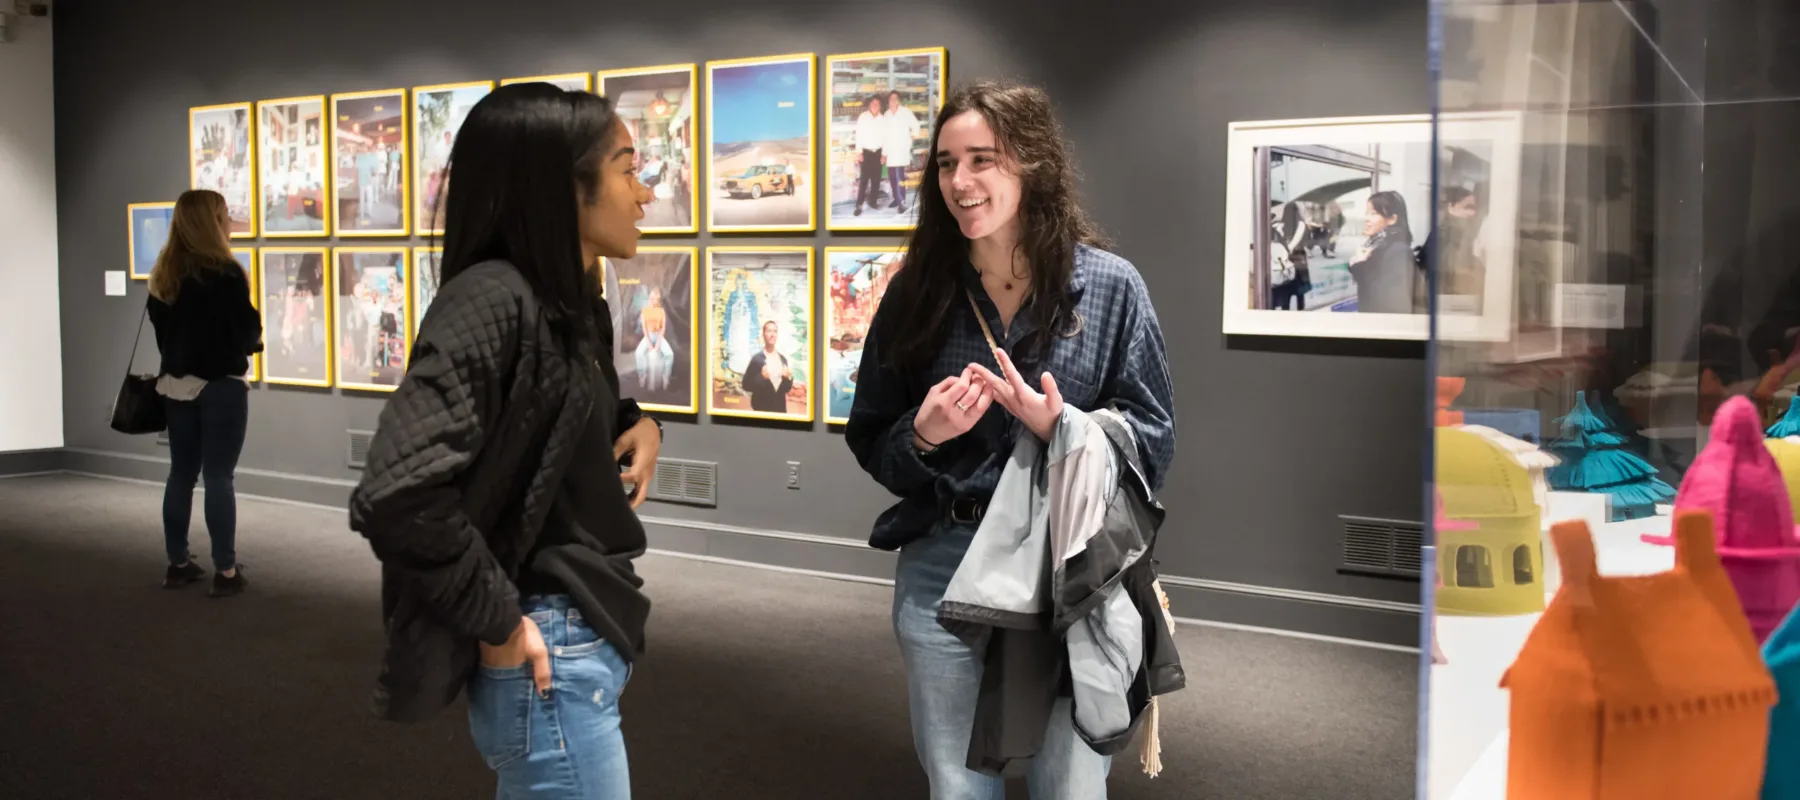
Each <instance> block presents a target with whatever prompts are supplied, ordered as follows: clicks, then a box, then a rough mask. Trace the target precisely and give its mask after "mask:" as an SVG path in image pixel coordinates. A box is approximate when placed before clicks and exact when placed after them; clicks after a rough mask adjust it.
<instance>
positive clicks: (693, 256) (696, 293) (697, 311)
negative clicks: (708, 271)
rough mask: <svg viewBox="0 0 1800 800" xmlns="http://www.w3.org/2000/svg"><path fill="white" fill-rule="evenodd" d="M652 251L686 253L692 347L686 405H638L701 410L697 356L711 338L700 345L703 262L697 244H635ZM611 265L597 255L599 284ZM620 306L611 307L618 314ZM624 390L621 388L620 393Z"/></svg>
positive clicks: (640, 405) (677, 411)
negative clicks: (689, 272) (689, 271)
mask: <svg viewBox="0 0 1800 800" xmlns="http://www.w3.org/2000/svg"><path fill="white" fill-rule="evenodd" d="M655 253H664V254H667V253H679V254H683V255H686V256H687V257H688V264H689V269H690V270H692V271H693V274H692V275H690V276H689V277H688V348H689V349H690V350H691V351H692V352H690V353H689V357H688V402H687V404H686V405H669V404H665V403H646V402H643V401H642V400H639V401H638V408H641V409H643V410H645V411H658V412H662V413H667V414H699V413H700V360H701V356H702V354H703V352H705V351H706V350H708V349H710V347H711V344H710V340H707V341H708V345H707V347H706V348H702V347H701V339H700V334H701V333H703V332H704V331H703V329H702V327H701V325H700V317H701V315H702V313H703V311H702V309H701V306H700V284H701V281H702V276H701V274H700V272H701V270H702V268H703V267H702V264H701V261H700V248H699V247H695V246H692V245H644V246H642V247H639V248H638V255H640V256H641V255H646V254H655ZM613 272H614V268H612V267H611V266H610V265H608V264H607V263H606V259H605V258H601V259H600V286H601V288H602V290H604V289H605V287H606V281H607V276H609V275H611V274H613ZM619 312H620V309H617V308H615V309H613V313H614V314H618V313H619ZM623 393H624V390H623V389H621V394H623Z"/></svg>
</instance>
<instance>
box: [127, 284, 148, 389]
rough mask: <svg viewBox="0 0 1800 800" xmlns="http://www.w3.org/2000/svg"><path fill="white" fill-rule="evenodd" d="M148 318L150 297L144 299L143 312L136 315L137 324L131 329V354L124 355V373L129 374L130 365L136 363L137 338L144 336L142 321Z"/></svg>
mask: <svg viewBox="0 0 1800 800" xmlns="http://www.w3.org/2000/svg"><path fill="white" fill-rule="evenodd" d="M149 318H150V299H149V298H145V299H144V313H142V314H140V315H139V316H138V324H137V327H136V328H133V329H132V331H131V355H129V356H126V357H125V374H126V375H128V376H129V375H130V374H131V367H132V365H134V364H136V363H137V351H138V343H139V340H141V339H143V338H144V321H145V320H147V319H149Z"/></svg>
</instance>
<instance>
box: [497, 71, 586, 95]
mask: <svg viewBox="0 0 1800 800" xmlns="http://www.w3.org/2000/svg"><path fill="white" fill-rule="evenodd" d="M577 81H579V82H580V85H579V86H571V85H570V84H572V83H575V82H577ZM534 82H543V83H548V84H553V85H555V86H556V87H557V88H559V89H566V90H568V91H571V92H574V91H582V92H591V91H593V90H594V75H593V73H591V72H565V73H563V74H561V75H533V76H531V77H527V78H506V79H504V80H502V81H500V85H501V86H511V85H513V84H515V83H534Z"/></svg>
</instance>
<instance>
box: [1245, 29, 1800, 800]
mask: <svg viewBox="0 0 1800 800" xmlns="http://www.w3.org/2000/svg"><path fill="white" fill-rule="evenodd" d="M1434 5H1435V9H1436V11H1437V13H1436V14H1435V15H1434V30H1433V36H1434V39H1435V40H1436V41H1437V42H1438V43H1439V46H1440V47H1441V55H1440V58H1439V60H1438V64H1437V67H1436V87H1435V88H1436V90H1437V92H1436V94H1437V102H1438V114H1439V117H1438V119H1439V121H1438V123H1437V125H1438V128H1437V130H1438V132H1439V137H1438V138H1439V141H1438V142H1437V143H1436V145H1437V147H1438V150H1437V168H1438V174H1437V176H1436V180H1435V183H1434V184H1432V185H1430V186H1428V187H1427V188H1425V189H1420V190H1413V193H1411V194H1405V191H1403V194H1405V200H1406V201H1407V203H1408V204H1409V209H1410V208H1415V207H1416V208H1420V209H1423V210H1420V211H1414V212H1413V216H1415V217H1416V216H1420V215H1423V216H1425V217H1427V218H1428V220H1429V223H1428V224H1426V225H1418V226H1416V230H1418V231H1420V232H1421V235H1420V237H1419V238H1420V242H1419V243H1420V244H1421V245H1422V248H1421V254H1422V261H1424V262H1425V263H1426V264H1427V265H1428V267H1429V269H1428V270H1427V275H1428V276H1429V277H1428V289H1427V291H1426V292H1425V293H1424V294H1423V295H1421V296H1426V297H1434V298H1435V303H1434V310H1435V314H1434V316H1433V329H1434V338H1433V351H1432V352H1433V359H1432V365H1433V374H1432V375H1431V380H1433V381H1440V382H1442V381H1450V382H1454V384H1455V386H1456V387H1458V388H1459V390H1460V391H1456V392H1450V393H1449V394H1450V395H1452V396H1453V397H1454V401H1453V404H1452V405H1450V407H1449V408H1450V409H1451V410H1453V411H1454V412H1456V414H1440V417H1441V418H1442V419H1441V420H1440V421H1439V424H1437V425H1434V427H1435V428H1436V430H1435V435H1434V437H1433V438H1432V441H1433V442H1434V452H1433V457H1434V465H1433V471H1432V475H1433V477H1432V480H1433V485H1432V487H1430V488H1431V490H1432V491H1433V492H1434V493H1435V495H1436V496H1437V497H1439V498H1441V503H1442V508H1441V511H1440V514H1439V519H1440V521H1439V522H1438V523H1436V524H1433V525H1432V526H1431V527H1432V531H1431V534H1430V536H1429V537H1428V538H1429V539H1430V541H1432V543H1433V545H1434V547H1435V550H1434V551H1433V552H1432V553H1430V554H1429V555H1430V558H1431V559H1432V562H1433V565H1434V567H1435V568H1436V574H1437V575H1440V576H1442V577H1441V579H1440V580H1438V581H1435V583H1437V584H1439V585H1435V586H1433V585H1427V586H1425V587H1423V588H1424V596H1425V605H1426V607H1427V608H1428V609H1429V611H1430V613H1431V614H1432V619H1431V621H1430V623H1431V624H1430V625H1427V626H1425V627H1424V630H1427V631H1431V632H1432V633H1431V639H1432V641H1430V642H1425V643H1422V645H1424V646H1423V647H1422V648H1421V650H1422V655H1421V664H1422V665H1423V667H1424V668H1425V669H1427V670H1428V671H1429V675H1428V678H1427V681H1426V684H1425V692H1424V701H1423V702H1424V704H1425V712H1426V724H1425V726H1424V728H1423V731H1422V734H1421V741H1420V758H1421V759H1422V760H1423V762H1424V766H1425V769H1424V771H1423V773H1422V774H1423V775H1425V776H1426V779H1425V781H1424V783H1423V785H1422V786H1421V787H1420V795H1421V796H1422V797H1426V798H1432V799H1433V800H1448V799H1453V800H1478V799H1481V800H1485V799H1488V798H1493V799H1494V800H1498V798H1502V797H1505V796H1506V776H1507V765H1508V758H1509V754H1517V753H1519V752H1521V748H1520V747H1519V746H1518V743H1516V742H1509V735H1510V733H1511V732H1510V731H1509V730H1508V704H1509V702H1510V701H1511V699H1512V697H1513V694H1512V693H1511V692H1509V690H1507V689H1503V688H1502V687H1501V685H1500V684H1501V679H1500V676H1501V675H1502V674H1503V673H1504V672H1506V670H1507V669H1508V668H1509V667H1511V666H1512V665H1513V664H1514V663H1515V662H1516V661H1517V660H1518V659H1519V657H1520V654H1521V652H1522V650H1523V649H1524V648H1525V642H1526V640H1527V637H1528V636H1529V635H1530V633H1531V632H1532V630H1533V628H1534V626H1536V625H1537V623H1538V621H1539V619H1540V617H1541V616H1542V615H1543V613H1544V609H1545V608H1546V606H1547V605H1548V604H1550V603H1552V602H1554V601H1555V600H1556V599H1557V597H1558V591H1559V589H1560V587H1562V586H1563V585H1564V583H1565V580H1566V578H1567V576H1566V575H1565V570H1564V565H1563V564H1561V563H1560V561H1559V559H1558V557H1557V552H1556V548H1555V547H1554V546H1553V545H1552V544H1551V543H1550V538H1549V536H1548V530H1549V528H1550V526H1551V525H1553V524H1556V523H1558V522H1562V521H1566V520H1581V521H1583V522H1585V523H1586V525H1587V527H1588V530H1589V532H1590V534H1591V538H1592V541H1593V547H1594V553H1595V558H1596V563H1597V564H1598V574H1599V576H1600V579H1603V580H1604V579H1611V578H1614V577H1616V576H1624V575H1650V574H1660V573H1667V572H1668V571H1669V570H1671V569H1672V568H1673V567H1674V565H1675V562H1676V556H1675V551H1674V548H1673V547H1671V546H1669V545H1668V544H1663V543H1660V542H1666V541H1668V539H1667V536H1668V534H1669V532H1670V529H1671V521H1672V514H1673V512H1674V511H1675V509H1676V506H1678V505H1680V503H1693V502H1694V501H1693V500H1692V499H1691V497H1690V496H1683V497H1682V498H1681V500H1680V502H1678V494H1677V489H1678V488H1679V487H1681V486H1682V484H1683V481H1684V479H1686V478H1687V477H1688V475H1689V470H1690V467H1692V466H1693V465H1694V463H1695V461H1696V459H1697V458H1699V456H1700V454H1701V453H1702V452H1703V451H1705V450H1706V448H1708V446H1709V444H1714V443H1713V442H1712V441H1711V426H1712V425H1713V424H1714V422H1715V419H1716V418H1718V417H1720V416H1721V415H1720V410H1721V408H1722V406H1723V405H1724V404H1725V402H1726V401H1727V400H1728V399H1731V398H1739V397H1741V398H1744V400H1740V401H1736V402H1739V403H1746V404H1747V406H1748V407H1749V408H1750V409H1751V410H1752V411H1753V413H1754V416H1755V419H1756V422H1757V424H1758V425H1760V426H1763V427H1764V428H1765V431H1764V433H1763V434H1762V435H1763V436H1765V437H1774V438H1773V439H1772V441H1773V442H1775V443H1774V444H1767V445H1766V447H1767V449H1768V450H1769V451H1772V452H1774V453H1775V456H1772V457H1771V458H1772V459H1775V462H1776V463H1781V464H1782V468H1783V469H1787V470H1790V472H1785V473H1784V478H1785V480H1786V483H1787V485H1788V486H1790V487H1796V486H1800V473H1795V472H1793V471H1791V470H1796V469H1800V458H1795V459H1793V463H1792V464H1789V463H1787V462H1780V461H1779V457H1780V456H1782V455H1783V454H1784V453H1785V451H1784V450H1783V447H1786V446H1788V445H1787V444H1784V443H1781V440H1780V438H1779V437H1780V436H1783V435H1787V434H1790V433H1800V424H1796V425H1794V426H1792V427H1786V428H1784V427H1782V426H1781V420H1782V419H1783V416H1784V415H1785V414H1787V413H1788V412H1789V411H1790V408H1792V404H1793V403H1794V402H1795V401H1794V398H1795V395H1796V387H1797V386H1800V347H1797V346H1796V342H1797V340H1800V193H1797V192H1795V191H1793V189H1792V184H1793V182H1794V176H1795V175H1800V59H1795V58H1793V57H1792V54H1791V53H1790V52H1787V51H1788V49H1789V48H1787V47H1786V46H1785V45H1784V44H1783V42H1784V41H1790V40H1791V36H1789V35H1788V34H1792V33H1794V32H1800V3H1793V2H1791V0H1740V2H1735V3H1732V4H1730V6H1729V12H1726V11H1725V10H1723V7H1721V6H1719V4H1715V3H1706V2H1702V1H1701V0H1659V2H1655V3H1652V2H1649V1H1648V0H1617V2H1597V3H1565V2H1550V0H1541V1H1534V0H1510V1H1509V2H1500V1H1499V0H1438V2H1437V3H1435V4H1434ZM1783 32H1786V33H1783ZM1469 114H1490V115H1491V114H1506V115H1514V116H1515V117H1516V118H1517V120H1518V124H1519V134H1520V140H1521V146H1520V147H1519V148H1518V154H1517V157H1516V158H1513V157H1510V156H1508V155H1507V154H1506V153H1504V152H1501V151H1497V150H1495V149H1494V148H1492V147H1490V146H1484V143H1482V142H1479V141H1470V139H1469V137H1467V136H1464V135H1461V134H1460V133H1459V131H1458V130H1457V129H1456V125H1457V123H1455V122H1454V120H1456V119H1458V118H1460V117H1461V116H1462V115H1469ZM1357 155H1358V156H1361V157H1365V158H1366V157H1370V156H1371V155H1372V154H1370V153H1358V154H1357ZM1379 157H1380V159H1381V161H1382V163H1384V164H1392V165H1395V167H1394V168H1393V169H1392V170H1391V172H1384V171H1382V170H1380V169H1375V168H1370V169H1366V170H1361V171H1357V172H1356V174H1357V175H1359V176H1360V177H1361V178H1362V179H1364V180H1368V181H1370V182H1371V183H1372V184H1373V183H1375V182H1376V181H1377V180H1379V182H1380V184H1379V185H1378V186H1376V187H1375V188H1376V189H1377V190H1378V189H1379V188H1383V187H1386V188H1391V186H1389V185H1388V183H1387V182H1388V181H1389V179H1390V176H1391V175H1397V174H1400V173H1401V172H1403V170H1402V169H1401V168H1400V167H1399V166H1398V165H1400V164H1403V163H1405V162H1406V160H1407V157H1406V156H1405V155H1404V154H1401V153H1394V152H1388V151H1387V150H1386V149H1385V148H1384V149H1382V150H1381V151H1380V152H1379ZM1295 160H1296V163H1295V164H1293V165H1288V164H1286V163H1285V160H1284V161H1282V162H1277V161H1276V160H1275V159H1273V158H1272V159H1271V181H1270V182H1271V192H1272V194H1271V200H1272V201H1277V200H1279V201H1282V202H1288V201H1289V199H1288V197H1284V196H1282V195H1279V194H1275V192H1276V191H1285V192H1288V193H1289V195H1290V196H1291V197H1293V198H1299V197H1303V196H1305V195H1306V193H1307V192H1309V191H1311V192H1316V191H1317V190H1318V187H1319V186H1322V185H1325V184H1327V183H1328V182H1329V181H1330V180H1332V178H1333V177H1334V176H1333V175H1332V174H1328V173H1327V172H1326V171H1325V170H1326V169H1327V168H1328V166H1329V165H1328V164H1326V163H1317V160H1316V159H1315V162H1314V163H1307V164H1305V166H1304V168H1302V167H1301V166H1300V165H1299V164H1298V163H1297V162H1298V159H1295ZM1339 161H1340V162H1348V161H1350V159H1339ZM1278 163H1280V166H1277V164H1278ZM1333 168H1335V169H1338V170H1340V172H1339V173H1337V177H1338V178H1339V179H1340V180H1347V179H1348V178H1349V174H1350V173H1351V172H1352V170H1349V169H1348V168H1347V167H1343V166H1337V167H1333ZM1283 169H1285V172H1282V170H1283ZM1277 187H1279V189H1278V188H1277ZM1358 191H1362V194H1360V195H1356V196H1355V197H1354V198H1353V197H1352V194H1351V190H1350V189H1345V190H1344V191H1342V192H1338V193H1336V194H1335V195H1333V196H1332V197H1330V198H1326V199H1329V200H1332V201H1335V202H1338V203H1340V204H1343V206H1344V207H1343V213H1344V215H1345V217H1346V221H1347V218H1348V217H1349V215H1351V214H1354V213H1361V212H1360V211H1359V210H1358V209H1353V208H1351V207H1350V205H1351V203H1350V202H1349V201H1350V200H1351V199H1354V200H1355V201H1356V202H1357V203H1360V202H1362V201H1363V200H1364V199H1366V197H1367V196H1368V195H1369V194H1370V192H1369V191H1367V190H1360V189H1359V190H1358ZM1501 203H1511V204H1512V206H1513V207H1515V208H1509V209H1508V210H1507V211H1505V212H1498V211H1496V207H1497V206H1498V205H1499V204H1501ZM1415 204H1416V206H1415ZM1299 210H1300V211H1301V212H1302V213H1301V214H1300V217H1301V219H1309V217H1307V215H1306V213H1305V212H1306V211H1307V210H1308V209H1307V207H1306V206H1304V205H1302V206H1301V208H1300V209H1299ZM1276 224H1277V225H1278V222H1277V223H1276ZM1338 242H1339V247H1340V249H1342V248H1344V247H1345V245H1346V243H1347V242H1348V239H1347V238H1345V237H1340V238H1339V240H1338ZM1314 252H1317V251H1316V250H1315V251H1314ZM1312 266H1313V273H1314V276H1315V278H1314V280H1315V282H1316V281H1317V280H1318V279H1317V274H1318V272H1319V259H1317V257H1315V260H1314V262H1313V264H1312ZM1496 291H1499V292H1505V293H1506V294H1507V295H1510V297H1505V298H1503V299H1506V300H1508V301H1509V302H1508V303H1506V304H1505V305H1506V314H1505V318H1504V319H1503V320H1502V321H1503V323H1504V324H1502V325H1500V326H1498V328H1497V333H1498V335H1483V336H1479V337H1477V336H1472V335H1465V333H1464V330H1463V329H1462V328H1460V327H1458V326H1457V325H1456V324H1454V322H1453V320H1454V319H1455V317H1456V316H1457V315H1459V314H1466V313H1469V309H1480V308H1487V309H1489V311H1488V312H1487V313H1489V314H1491V313H1492V311H1491V309H1492V308H1494V306H1493V305H1491V304H1488V303H1486V302H1485V301H1486V300H1489V299H1493V298H1491V297H1488V296H1487V295H1488V294H1489V293H1493V292H1496ZM1315 292H1316V290H1315ZM1310 299H1311V298H1310V297H1309V301H1310ZM1323 299H1325V298H1324V296H1323V295H1321V300H1323ZM1308 307H1309V308H1310V307H1311V304H1310V302H1309V306H1308ZM1484 332H1492V331H1488V330H1487V329H1486V328H1485V327H1484ZM1795 419H1796V420H1800V415H1797V416H1796V417H1795ZM1795 446H1800V443H1796V445H1795ZM1747 452H1749V453H1750V454H1749V455H1746V456H1745V457H1746V458H1758V459H1760V456H1758V455H1756V454H1757V453H1761V452H1762V450H1761V449H1753V450H1751V451H1747ZM1427 496H1430V495H1427ZM1726 496H1731V495H1730V493H1729V492H1727V493H1726ZM1788 507H1789V508H1790V509H1792V508H1793V505H1792V500H1791V498H1790V499H1789V506H1788ZM1684 508H1685V506H1684ZM1781 527H1782V528H1783V530H1782V531H1781V532H1779V534H1778V535H1779V536H1786V537H1789V538H1790V539H1791V538H1792V537H1793V536H1794V532H1793V531H1792V530H1791V529H1788V526H1787V525H1786V523H1783V525H1782V526H1781ZM1721 535H1722V536H1724V535H1726V534H1724V533H1721ZM1730 535H1734V536H1735V535H1739V534H1736V533H1733V534H1730ZM1795 544H1800V542H1796V543H1795ZM1725 545H1726V543H1722V544H1721V548H1722V549H1723V548H1725ZM1735 557H1736V556H1733V555H1731V553H1729V552H1727V553H1726V555H1725V556H1724V559H1725V561H1726V564H1727V568H1728V569H1730V566H1731V560H1732V559H1733V558H1735ZM1740 591H1742V589H1741V587H1740ZM1589 613H1591V614H1592V615H1593V618H1594V620H1597V621H1594V622H1591V623H1589V624H1590V625H1593V626H1600V627H1601V628H1605V626H1606V625H1607V624H1609V623H1607V622H1605V620H1606V619H1608V618H1607V617H1606V609H1605V608H1604V606H1603V604H1601V605H1595V606H1593V607H1592V608H1590V609H1589ZM1617 625H1618V626H1620V627H1618V628H1617V630H1613V633H1615V634H1616V635H1617V636H1620V637H1624V638H1625V639H1630V637H1632V636H1640V635H1641V636H1656V635H1659V631H1658V629H1656V628H1655V627H1651V628H1647V629H1644V630H1643V631H1639V630H1637V629H1634V628H1633V629H1629V630H1628V628H1629V626H1627V625H1625V624H1624V623H1623V622H1620V623H1617ZM1609 630H1611V629H1609ZM1540 646H1542V645H1541V644H1540V643H1534V644H1533V647H1534V648H1536V647H1540ZM1654 650H1655V648H1651V647H1644V648H1642V650H1641V652H1652V651H1654ZM1433 651H1437V652H1438V654H1439V655H1440V657H1438V658H1433V657H1432V654H1433ZM1538 655H1540V654H1534V655H1533V657H1532V660H1534V661H1535V662H1536V663H1538V664H1542V663H1544V661H1543V659H1541V658H1538V657H1537V656H1538ZM1716 655H1717V656H1718V657H1719V658H1723V657H1724V656H1725V655H1726V654H1716ZM1670 680H1671V681H1674V682H1675V683H1676V684H1679V681H1680V680H1682V678H1671V679H1670ZM1675 688H1679V687H1677V686H1674V685H1671V687H1670V690H1671V691H1673V690H1674V689H1675ZM1509 745H1510V746H1509ZM1526 749H1528V748H1526Z"/></svg>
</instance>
